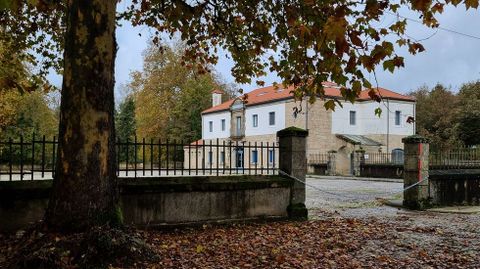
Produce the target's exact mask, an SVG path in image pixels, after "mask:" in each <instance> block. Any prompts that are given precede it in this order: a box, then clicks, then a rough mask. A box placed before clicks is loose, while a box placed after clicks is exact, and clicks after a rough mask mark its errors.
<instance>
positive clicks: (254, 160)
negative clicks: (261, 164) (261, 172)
mask: <svg viewBox="0 0 480 269" xmlns="http://www.w3.org/2000/svg"><path fill="white" fill-rule="evenodd" d="M257 162H258V151H257V150H256V149H255V150H252V163H255V164H256V163H257Z"/></svg>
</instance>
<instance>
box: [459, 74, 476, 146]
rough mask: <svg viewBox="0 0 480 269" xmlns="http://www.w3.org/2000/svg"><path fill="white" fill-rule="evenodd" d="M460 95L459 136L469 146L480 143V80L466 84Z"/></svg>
mask: <svg viewBox="0 0 480 269" xmlns="http://www.w3.org/2000/svg"><path fill="white" fill-rule="evenodd" d="M458 97H459V99H460V100H459V106H458V112H457V115H456V116H457V122H458V123H457V129H456V131H457V133H458V138H459V139H460V140H461V141H462V142H463V143H464V144H465V145H467V146H472V145H480V135H479V134H480V81H476V82H471V83H466V84H464V85H463V86H462V87H461V89H460V92H459V94H458Z"/></svg>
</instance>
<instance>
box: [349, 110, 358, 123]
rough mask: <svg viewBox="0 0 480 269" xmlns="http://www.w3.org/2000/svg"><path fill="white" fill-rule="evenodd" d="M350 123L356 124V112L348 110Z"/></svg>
mask: <svg viewBox="0 0 480 269" xmlns="http://www.w3.org/2000/svg"><path fill="white" fill-rule="evenodd" d="M350 125H357V112H356V111H350Z"/></svg>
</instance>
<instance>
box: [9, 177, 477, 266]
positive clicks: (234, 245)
mask: <svg viewBox="0 0 480 269" xmlns="http://www.w3.org/2000/svg"><path fill="white" fill-rule="evenodd" d="M309 183H310V184H316V186H318V187H321V188H324V189H327V190H328V191H329V192H335V193H338V194H341V195H348V197H354V198H355V199H350V198H348V199H347V198H343V197H341V196H337V195H335V196H328V195H327V194H326V193H321V192H318V191H316V190H314V189H311V188H307V205H308V207H309V214H310V217H311V220H310V221H307V222H289V221H281V222H266V223H248V224H233V225H223V226H211V225H207V226H203V227H197V228H182V229H176V230H152V229H149V230H131V229H127V230H126V233H127V235H129V236H123V234H121V233H120V234H118V232H117V231H113V232H111V231H108V230H107V231H106V232H104V231H103V230H101V229H100V230H96V231H93V233H92V232H90V233H88V234H86V235H85V234H73V235H69V236H67V237H65V236H61V235H56V234H42V233H39V232H38V231H37V232H35V233H31V232H28V231H27V232H25V233H24V234H23V235H22V234H21V233H18V234H17V235H8V236H7V235H3V236H2V235H1V234H0V268H4V267H5V264H6V260H7V258H9V259H11V258H12V257H14V256H15V254H18V252H19V250H20V249H21V250H24V251H25V250H26V254H28V250H30V249H32V248H33V247H35V246H36V245H38V244H43V245H44V246H46V247H45V249H47V250H46V251H43V252H41V253H40V254H41V256H42V257H44V258H46V259H55V256H54V255H59V256H58V257H57V258H56V259H57V260H54V262H57V263H55V264H56V265H55V267H51V266H50V267H46V268H58V267H60V266H57V265H58V264H60V265H61V266H62V267H64V268H82V267H80V266H78V265H79V264H80V263H81V262H82V261H83V262H84V261H85V260H86V259H87V258H88V260H89V261H95V259H96V258H98V257H100V258H101V259H102V260H103V261H104V262H105V261H106V260H107V259H108V260H109V261H110V262H107V264H111V267H113V268H422V269H424V268H446V269H447V268H480V229H479V228H478V227H479V223H480V215H460V214H441V213H431V212H415V211H407V210H399V209H396V208H391V207H386V206H383V205H381V204H378V203H375V202H369V203H366V202H365V201H367V200H369V199H370V197H372V195H375V196H377V195H378V196H381V194H383V193H384V192H391V191H397V190H398V189H400V190H401V188H402V186H403V184H401V183H385V182H383V183H382V182H365V181H357V180H345V179H342V180H330V179H328V180H320V179H317V180H314V179H311V180H309ZM397 185H398V186H397ZM366 190H368V191H366ZM374 192H377V193H374ZM375 196H373V197H375ZM97 234H102V235H104V236H97V237H98V239H95V238H96V235H97ZM80 240H83V241H84V242H86V243H90V244H92V245H94V246H95V245H97V247H95V248H92V247H87V248H85V246H83V247H82V246H81V244H77V245H75V244H74V243H75V242H78V241H80ZM140 241H143V242H146V243H147V244H146V245H145V244H143V242H140ZM102 242H103V243H102ZM109 242H110V243H109ZM121 242H130V243H121ZM99 243H101V244H99ZM72 245H74V246H73V247H72ZM98 245H102V246H103V248H98ZM125 245H129V248H125V247H124V246H125ZM144 245H145V246H147V247H144ZM65 246H70V247H69V248H70V249H72V250H73V251H69V252H67V251H65V250H62V248H63V247H65ZM112 246H113V248H114V249H115V250H116V251H120V253H130V254H125V255H118V253H112V252H110V253H109V250H110V249H111V248H112ZM84 252H85V253H84ZM105 252H106V253H107V254H110V255H105V254H102V253H105ZM27 268H29V267H27ZM37 268H38V266H37Z"/></svg>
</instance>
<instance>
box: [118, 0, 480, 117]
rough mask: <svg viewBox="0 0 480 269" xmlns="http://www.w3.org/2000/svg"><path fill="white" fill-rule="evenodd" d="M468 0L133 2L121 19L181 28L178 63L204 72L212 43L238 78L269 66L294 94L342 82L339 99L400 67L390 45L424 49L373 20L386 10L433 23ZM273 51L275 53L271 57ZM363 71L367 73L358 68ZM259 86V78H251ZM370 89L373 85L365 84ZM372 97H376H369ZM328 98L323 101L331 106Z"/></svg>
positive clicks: (473, 0) (213, 56) (401, 27)
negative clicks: (406, 11) (380, 72)
mask: <svg viewBox="0 0 480 269" xmlns="http://www.w3.org/2000/svg"><path fill="white" fill-rule="evenodd" d="M461 3H462V4H464V5H465V6H466V7H467V8H476V7H477V6H478V1H477V0H468V1H444V2H433V1H400V2H394V1H366V2H357V1H320V0H304V1H287V2H285V1H275V0H267V1H252V0H243V1H230V0H227V1H206V2H203V1H201V2H184V1H160V2H151V1H146V0H145V1H141V0H139V1H133V3H132V5H131V6H130V7H129V8H128V9H127V11H126V12H124V13H123V14H122V17H123V18H125V19H127V20H130V21H132V22H133V24H134V25H147V26H150V27H152V28H154V29H156V30H157V32H156V34H157V37H156V38H155V39H154V40H159V38H158V37H159V36H160V35H162V34H163V33H165V32H167V33H169V34H171V35H174V34H177V33H180V36H181V38H182V40H183V41H185V43H186V44H187V46H186V53H185V57H184V59H185V62H186V63H187V65H195V66H200V67H201V68H203V69H204V70H208V67H209V65H210V64H215V63H217V61H218V51H217V49H218V47H221V48H222V49H224V50H227V51H228V52H229V53H230V54H231V56H232V59H233V60H234V61H235V65H234V67H233V69H232V74H233V76H234V77H235V78H236V81H237V82H239V83H250V82H251V80H252V79H254V78H256V77H260V76H262V75H264V74H265V73H266V71H267V70H269V71H270V72H276V73H277V74H278V75H279V76H280V77H281V79H282V80H283V81H282V82H283V84H284V85H286V86H290V85H294V86H297V88H296V90H295V91H296V92H295V96H297V97H299V98H301V97H302V96H310V98H311V100H312V101H314V99H315V97H317V96H320V97H322V96H323V95H324V89H323V86H322V84H321V83H322V82H324V81H327V80H330V81H333V82H336V83H337V84H339V85H341V86H342V87H343V89H344V90H343V91H342V94H343V95H344V98H345V99H346V100H355V97H356V96H358V95H359V93H360V91H359V90H360V89H361V88H370V89H371V88H372V85H371V83H370V82H369V81H368V79H367V77H368V76H365V73H366V72H374V70H375V67H376V66H378V65H383V67H384V69H385V70H389V71H390V72H393V71H394V70H396V69H397V68H400V67H403V66H404V58H403V57H401V56H399V55H397V54H396V52H395V46H394V44H396V45H397V46H399V47H406V48H407V49H408V51H409V52H410V53H411V54H416V53H419V52H422V51H424V47H423V46H422V45H421V44H420V43H418V42H417V41H414V40H412V39H411V38H409V37H408V35H407V34H406V33H405V29H406V25H407V20H406V19H400V18H397V21H396V22H394V23H393V24H391V25H388V26H381V24H380V23H378V22H381V21H382V19H383V18H384V14H385V13H396V12H397V10H398V9H399V8H400V7H405V8H410V9H412V10H414V11H416V12H418V15H419V18H421V20H422V22H423V23H424V24H425V25H426V26H428V27H432V28H435V27H438V21H437V20H436V19H435V15H437V14H438V13H441V12H443V7H444V6H445V5H454V6H457V5H459V4H461ZM272 52H274V54H275V55H272ZM365 70H366V71H365ZM257 83H258V84H259V85H262V84H263V81H257ZM372 95H375V94H374V91H373V89H372ZM373 99H374V100H376V101H379V98H373ZM335 105H336V104H335V103H333V102H330V103H327V104H326V106H325V107H326V108H327V109H334V107H335Z"/></svg>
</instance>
